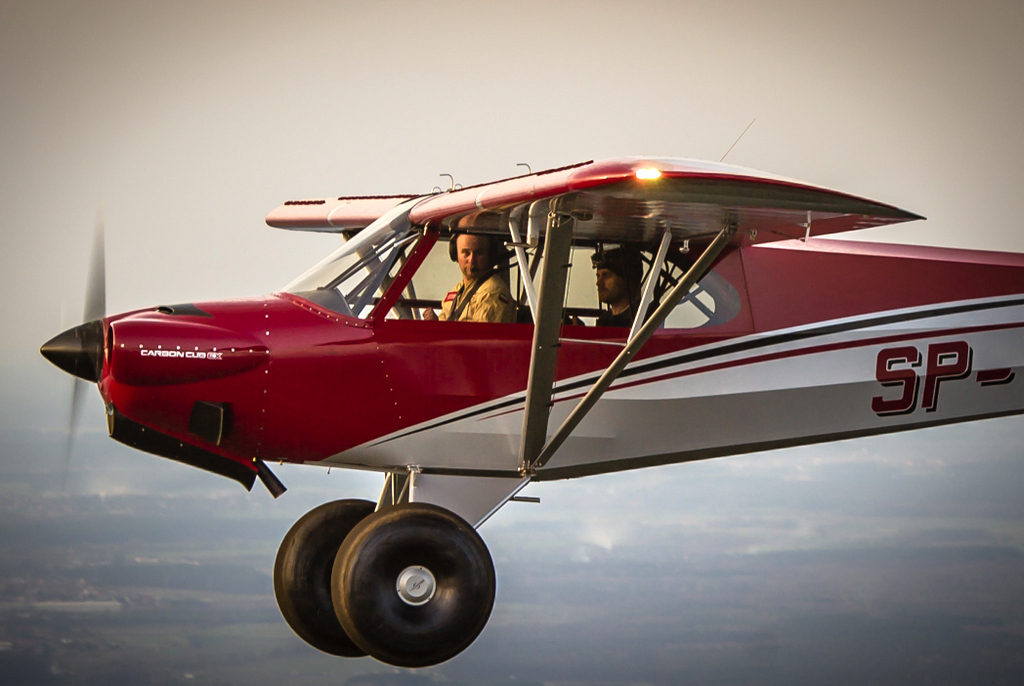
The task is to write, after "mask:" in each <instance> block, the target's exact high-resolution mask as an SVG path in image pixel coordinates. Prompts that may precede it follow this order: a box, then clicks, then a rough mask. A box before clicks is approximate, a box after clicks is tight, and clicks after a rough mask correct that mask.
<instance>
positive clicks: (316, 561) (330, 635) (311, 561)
mask: <svg viewBox="0 0 1024 686" xmlns="http://www.w3.org/2000/svg"><path fill="white" fill-rule="evenodd" d="M374 507H375V505H374V503H371V502H369V501H367V500H336V501H334V502H331V503H326V504H324V505H321V506H320V507H318V508H316V509H315V510H311V511H310V512H307V513H306V514H305V515H304V516H303V517H302V519H300V520H299V521H297V522H296V523H295V525H294V526H293V527H292V528H291V530H290V531H289V532H288V535H287V536H285V538H284V541H282V542H281V547H280V549H279V550H278V552H277V560H276V561H275V563H274V595H275V596H277V605H278V607H279V608H280V609H281V614H282V615H284V618H285V621H286V622H288V626H290V627H291V628H292V630H293V631H294V632H295V633H296V634H298V635H299V637H300V638H302V640H304V641H305V642H306V643H308V644H310V645H311V646H313V647H314V648H317V649H319V650H322V651H324V652H325V653H330V654H331V655H340V656H342V657H362V656H363V655H366V652H365V651H364V650H363V649H361V648H360V647H359V646H357V645H356V644H355V643H353V642H352V639H350V638H349V637H348V634H346V633H345V630H344V629H343V628H342V627H341V624H340V623H339V622H338V617H337V615H336V614H335V613H334V606H333V604H332V601H331V569H332V567H333V565H334V558H335V557H336V556H337V554H338V549H339V548H340V547H341V544H342V541H344V540H345V537H346V536H347V535H348V533H349V532H350V531H352V529H353V528H355V527H356V525H357V524H359V522H361V521H362V520H363V519H365V518H366V517H367V516H369V515H371V514H372V513H373V510H374Z"/></svg>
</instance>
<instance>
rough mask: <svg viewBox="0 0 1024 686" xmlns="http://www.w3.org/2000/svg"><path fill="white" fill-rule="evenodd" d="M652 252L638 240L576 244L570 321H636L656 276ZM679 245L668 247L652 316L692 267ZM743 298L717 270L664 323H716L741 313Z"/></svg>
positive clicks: (686, 325)
mask: <svg viewBox="0 0 1024 686" xmlns="http://www.w3.org/2000/svg"><path fill="white" fill-rule="evenodd" d="M654 252H655V251H654V250H649V249H646V248H645V247H642V246H638V245H635V244H628V243H627V244H614V243H607V244H600V245H596V246H595V245H592V244H591V245H578V246H573V248H572V252H571V266H570V272H569V281H568V285H567V288H566V299H565V314H566V321H567V322H569V321H572V322H575V323H579V324H583V325H585V326H595V325H602V326H613V327H621V328H627V327H630V326H631V325H632V323H633V318H634V317H635V315H636V311H637V309H639V307H640V305H641V298H642V294H643V292H644V289H645V288H646V286H647V283H648V281H649V280H650V279H651V278H652V276H651V270H652V268H653V265H654ZM691 264H692V263H691V262H690V260H688V259H687V256H686V254H684V253H682V252H681V251H680V250H679V248H678V247H673V248H671V249H670V250H669V254H668V256H667V257H666V259H665V263H664V264H663V265H662V268H661V270H660V271H659V273H658V274H656V275H655V278H656V279H657V281H656V282H655V288H654V293H653V298H652V301H651V303H650V305H649V307H648V308H647V310H646V316H648V317H649V316H650V315H651V314H652V313H653V312H654V310H655V309H657V307H658V305H659V304H660V303H661V301H662V299H663V298H664V296H665V295H666V294H667V293H668V292H669V291H670V290H671V289H672V287H673V286H675V285H676V284H677V283H679V280H680V279H681V278H682V277H683V275H684V274H685V273H686V271H687V270H688V269H689V268H690V266H691ZM739 311H740V296H739V293H738V292H737V291H736V289H735V288H733V286H732V285H731V284H730V283H729V282H728V281H727V280H725V279H724V278H723V277H721V276H720V275H719V274H717V273H715V272H714V271H711V272H709V273H707V274H706V275H705V276H704V278H703V279H701V281H700V282H699V283H698V284H696V285H694V286H693V287H691V289H690V292H689V293H688V294H687V295H686V296H685V297H683V299H682V300H680V301H679V303H678V304H677V305H676V306H675V308H673V310H672V312H671V313H669V316H668V318H667V319H666V320H665V323H664V324H663V326H664V327H665V328H669V329H695V328H700V327H709V326H717V325H719V324H722V323H725V322H727V321H729V320H730V319H732V318H733V317H735V316H736V315H737V314H739Z"/></svg>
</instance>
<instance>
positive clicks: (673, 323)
mask: <svg viewBox="0 0 1024 686" xmlns="http://www.w3.org/2000/svg"><path fill="white" fill-rule="evenodd" d="M690 266H691V263H690V262H689V261H688V260H686V259H685V257H683V256H682V255H681V254H679V253H678V252H677V253H676V254H675V255H674V256H672V259H667V260H666V261H665V267H664V268H663V269H662V272H661V279H660V280H659V284H658V289H657V290H656V293H657V294H658V296H659V297H660V296H662V295H664V294H665V293H667V292H668V291H669V290H670V289H671V288H672V286H674V285H675V284H676V283H678V282H679V279H681V278H682V276H683V275H684V274H685V273H686V270H687V269H689V268H690ZM740 304H741V303H740V294H739V293H738V292H737V291H736V289H735V288H733V285H732V284H731V283H729V282H728V281H727V280H726V279H725V278H723V277H722V276H721V275H719V274H718V273H716V272H715V271H714V270H712V271H709V272H708V273H707V274H705V275H704V278H703V279H701V280H700V282H698V283H696V284H694V285H693V286H692V287H691V288H690V292H689V293H687V294H686V295H685V296H683V299H682V300H680V301H679V304H678V305H676V306H675V308H673V310H672V312H670V313H669V315H668V318H666V319H665V324H664V326H665V328H667V329H696V328H701V327H710V326H718V325H719V324H724V323H725V322H727V321H729V320H731V319H732V318H733V317H735V316H736V315H737V314H739V312H740Z"/></svg>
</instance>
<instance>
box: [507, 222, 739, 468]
mask: <svg viewBox="0 0 1024 686" xmlns="http://www.w3.org/2000/svg"><path fill="white" fill-rule="evenodd" d="M735 232H736V226H735V224H733V223H729V224H727V225H726V226H725V227H724V228H723V229H722V230H721V231H720V232H719V233H718V235H717V236H715V240H713V241H712V242H711V245H709V246H708V247H707V249H706V250H704V253H703V254H702V255H701V256H700V258H699V259H698V260H697V261H696V262H694V263H693V266H692V267H690V269H689V271H687V272H686V274H685V275H683V278H682V279H681V280H680V281H679V283H677V284H676V285H675V286H674V287H673V288H672V290H671V291H669V292H668V295H666V296H665V299H664V301H662V303H661V305H659V306H658V309H656V310H655V311H654V314H652V315H651V318H650V319H648V320H647V322H646V323H645V324H644V325H643V326H642V327H640V330H639V331H638V332H637V333H636V335H635V336H633V337H632V338H630V339H629V340H628V341H627V342H626V347H625V348H623V349H622V352H620V353H619V355H618V357H616V358H615V359H614V360H613V361H612V363H611V364H610V365H609V366H608V368H607V369H606V370H604V373H603V374H602V375H601V378H599V379H598V380H597V383H595V384H594V385H593V386H592V387H591V388H590V390H589V391H587V394H586V395H585V396H583V399H582V400H580V402H579V403H578V404H577V405H576V407H574V408H573V410H572V412H570V413H569V416H568V417H566V418H565V421H564V422H562V425H561V426H560V427H558V430H557V431H556V432H555V434H554V435H553V436H552V437H551V440H549V441H548V442H547V445H545V446H544V448H543V449H542V450H541V451H540V453H539V454H538V455H537V458H536V459H535V460H533V461H528V462H526V463H525V464H521V469H522V471H523V472H524V473H533V472H535V471H536V470H538V469H540V468H541V467H543V466H544V465H545V464H547V462H548V460H550V459H551V456H552V455H554V454H555V451H557V450H558V449H559V448H560V447H561V445H562V443H564V442H565V439H566V438H568V437H569V434H571V433H572V432H573V429H575V428H576V426H577V425H578V424H579V423H580V422H581V421H583V418H584V417H586V416H587V413H588V412H590V410H591V408H593V407H594V405H595V404H597V401H598V400H600V398H601V396H602V395H603V394H604V392H605V391H606V390H608V387H609V386H611V385H612V384H613V383H614V382H615V379H617V378H618V377H619V374H621V373H622V370H623V369H625V368H626V365H627V364H629V363H630V361H631V360H632V359H633V357H634V356H635V355H636V354H637V353H638V352H640V349H641V348H642V347H643V345H644V343H646V342H647V339H649V338H650V337H651V336H652V335H653V334H654V332H655V331H656V330H657V329H658V327H659V326H661V324H662V322H664V321H665V319H666V318H667V317H668V315H669V313H670V312H671V311H672V309H673V308H674V307H675V306H676V305H677V304H678V303H679V301H680V300H682V299H683V296H685V295H686V294H687V293H689V291H690V288H692V287H693V285H694V284H695V283H697V282H698V281H700V279H701V278H702V277H703V276H704V273H705V272H707V270H708V268H709V267H710V266H711V264H712V262H714V261H715V258H717V257H718V255H719V253H721V252H722V250H724V249H725V246H726V245H728V244H729V239H730V238H732V235H733V234H734V233H735ZM531 374H532V368H531ZM531 378H532V376H531ZM527 397H529V394H528V395H527ZM524 424H525V423H524ZM524 438H525V436H524Z"/></svg>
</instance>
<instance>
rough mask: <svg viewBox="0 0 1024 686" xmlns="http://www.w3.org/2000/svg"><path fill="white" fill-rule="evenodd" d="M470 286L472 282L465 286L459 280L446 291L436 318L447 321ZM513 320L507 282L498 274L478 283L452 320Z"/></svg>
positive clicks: (513, 309)
mask: <svg viewBox="0 0 1024 686" xmlns="http://www.w3.org/2000/svg"><path fill="white" fill-rule="evenodd" d="M472 287H473V284H472V283H471V284H470V285H469V286H466V284H465V282H464V281H459V283H458V285H456V286H455V288H453V289H452V290H450V291H448V295H446V296H445V297H444V302H443V303H441V315H440V317H438V319H440V320H441V321H443V322H445V321H449V319H448V317H449V316H451V313H452V311H453V310H454V309H455V308H457V307H458V306H459V305H461V304H462V296H463V294H464V293H465V292H466V291H468V290H469V289H470V288H472ZM515 320H516V307H515V304H514V303H513V302H512V294H511V293H510V292H509V290H508V284H506V283H505V281H504V279H502V278H501V277H500V276H498V275H497V274H493V275H491V278H489V279H487V281H485V282H483V283H482V284H480V288H478V289H476V293H474V294H473V298H472V299H471V300H470V301H469V302H468V303H467V304H466V306H465V307H464V308H462V312H461V313H460V314H459V317H458V319H456V320H452V321H460V322H493V323H503V324H509V323H512V322H514V321H515Z"/></svg>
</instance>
